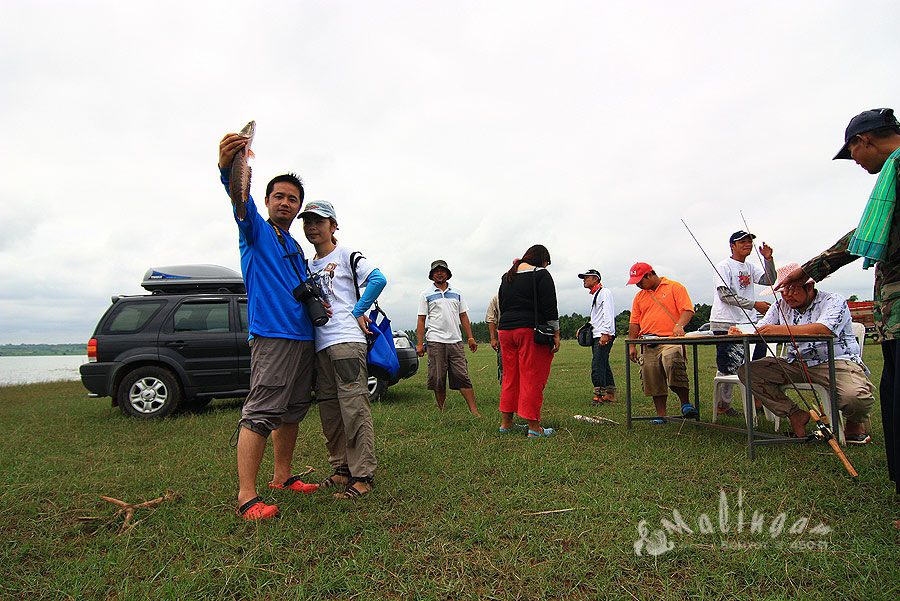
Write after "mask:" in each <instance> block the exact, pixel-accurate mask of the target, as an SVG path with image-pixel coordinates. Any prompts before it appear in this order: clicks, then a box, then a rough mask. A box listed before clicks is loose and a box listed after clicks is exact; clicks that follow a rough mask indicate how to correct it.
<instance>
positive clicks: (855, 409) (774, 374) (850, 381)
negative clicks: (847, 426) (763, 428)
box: [738, 357, 875, 422]
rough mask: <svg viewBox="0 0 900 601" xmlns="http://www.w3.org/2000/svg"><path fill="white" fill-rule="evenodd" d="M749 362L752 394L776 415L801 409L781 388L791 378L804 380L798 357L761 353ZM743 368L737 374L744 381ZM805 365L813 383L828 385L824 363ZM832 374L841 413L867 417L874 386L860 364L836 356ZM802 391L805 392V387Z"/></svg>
mask: <svg viewBox="0 0 900 601" xmlns="http://www.w3.org/2000/svg"><path fill="white" fill-rule="evenodd" d="M779 364H781V366H779ZM751 365H752V369H753V372H752V373H753V384H752V385H751V387H750V388H751V390H752V391H753V394H754V396H756V397H758V398H759V400H760V401H762V404H763V405H765V406H766V407H767V408H768V409H769V411H771V412H772V413H774V414H775V415H777V416H778V417H789V416H790V415H791V414H793V413H796V412H797V411H800V408H799V407H798V406H797V404H796V403H795V402H794V401H793V400H791V398H790V397H788V396H787V395H786V394H785V393H784V392H782V391H781V388H780V387H781V386H784V385H785V384H790V383H792V382H793V383H795V384H801V383H806V375H805V374H804V373H803V368H802V367H801V366H800V363H799V362H798V361H794V362H792V363H788V362H787V361H785V360H784V359H779V358H777V357H764V358H762V359H759V360H757V361H753V362H752V364H751ZM782 367H783V368H784V369H782ZM746 369H747V367H746V365H741V366H740V367H739V368H738V377H739V378H740V379H741V382H745V381H746V379H745V378H746V376H745V374H746ZM806 369H807V371H809V377H810V379H811V380H812V381H813V384H820V385H822V386H824V387H826V388H827V387H828V386H829V382H828V364H827V363H821V364H819V365H815V366H813V367H807V368H806ZM834 378H835V381H834V387H835V392H836V394H837V405H838V408H839V409H840V410H841V413H843V414H844V418H845V419H846V420H847V421H848V422H864V421H866V418H867V417H868V416H869V414H870V413H871V412H872V406H873V405H875V396H874V392H875V386H874V385H873V384H872V382H871V381H870V380H869V377H868V376H867V375H866V372H865V370H864V369H863V367H862V365H860V364H859V363H856V362H854V361H849V360H847V359H837V360H836V361H835V362H834ZM804 394H806V392H805V391H804ZM810 394H811V393H810ZM808 398H809V397H807V399H808Z"/></svg>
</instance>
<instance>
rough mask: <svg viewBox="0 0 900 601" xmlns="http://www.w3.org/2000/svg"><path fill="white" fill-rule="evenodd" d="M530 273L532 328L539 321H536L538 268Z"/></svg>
mask: <svg viewBox="0 0 900 601" xmlns="http://www.w3.org/2000/svg"><path fill="white" fill-rule="evenodd" d="M531 273H532V276H533V277H532V278H531V288H532V290H533V292H534V327H538V324H539V323H540V320H539V319H538V299H537V276H538V268H537V267H535V268H534V271H532V272H531Z"/></svg>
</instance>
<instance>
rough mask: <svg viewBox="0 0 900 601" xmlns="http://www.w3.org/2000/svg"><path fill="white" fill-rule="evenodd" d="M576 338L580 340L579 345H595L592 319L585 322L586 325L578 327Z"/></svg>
mask: <svg viewBox="0 0 900 601" xmlns="http://www.w3.org/2000/svg"><path fill="white" fill-rule="evenodd" d="M575 339H576V340H578V345H579V346H594V326H592V325H591V321H590V320H588V321H586V322H584V325H583V326H581V327H580V328H578V331H577V332H576V333H575Z"/></svg>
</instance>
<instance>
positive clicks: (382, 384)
mask: <svg viewBox="0 0 900 601" xmlns="http://www.w3.org/2000/svg"><path fill="white" fill-rule="evenodd" d="M385 390H387V381H385V380H382V379H381V378H376V377H375V376H369V402H370V403H374V402H376V401H380V400H381V395H382V394H384V391H385Z"/></svg>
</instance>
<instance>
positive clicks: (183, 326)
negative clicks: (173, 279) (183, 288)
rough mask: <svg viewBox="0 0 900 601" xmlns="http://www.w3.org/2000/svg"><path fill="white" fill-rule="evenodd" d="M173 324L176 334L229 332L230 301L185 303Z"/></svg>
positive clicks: (175, 315)
mask: <svg viewBox="0 0 900 601" xmlns="http://www.w3.org/2000/svg"><path fill="white" fill-rule="evenodd" d="M172 323H173V328H172V329H173V330H174V331H175V332H227V331H228V301H213V302H202V303H184V304H183V305H181V306H180V307H178V309H176V311H175V314H174V315H173V316H172Z"/></svg>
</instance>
